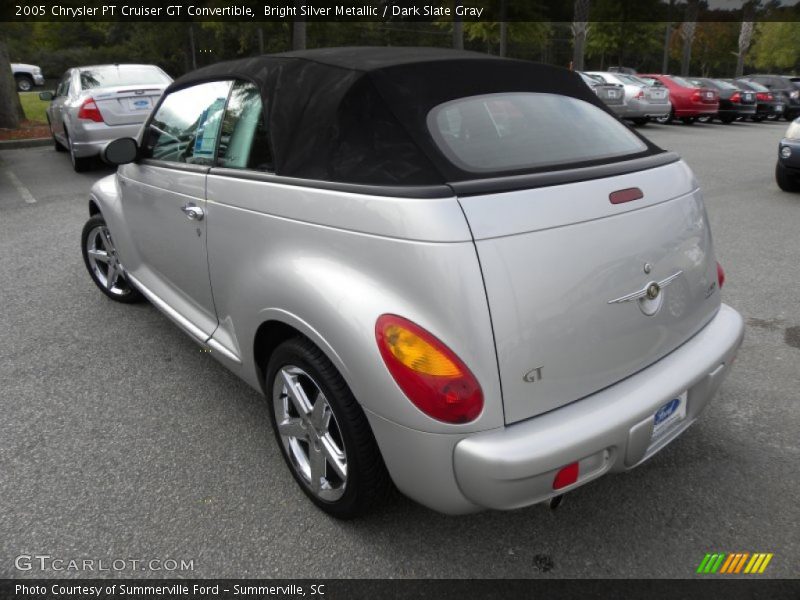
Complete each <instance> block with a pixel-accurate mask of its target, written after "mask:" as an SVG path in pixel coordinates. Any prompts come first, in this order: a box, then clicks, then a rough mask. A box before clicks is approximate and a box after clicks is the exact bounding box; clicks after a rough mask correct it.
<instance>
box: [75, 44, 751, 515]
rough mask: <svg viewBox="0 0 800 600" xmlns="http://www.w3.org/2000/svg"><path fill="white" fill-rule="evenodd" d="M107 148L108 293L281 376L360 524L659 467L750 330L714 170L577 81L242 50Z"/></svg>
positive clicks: (482, 63) (85, 248) (86, 238)
mask: <svg viewBox="0 0 800 600" xmlns="http://www.w3.org/2000/svg"><path fill="white" fill-rule="evenodd" d="M105 158H106V160H107V161H109V162H111V163H112V164H119V165H120V167H119V169H118V171H117V173H116V174H114V175H111V176H108V177H105V178H103V179H101V180H100V181H98V182H97V184H95V186H94V187H93V188H92V191H91V196H90V200H89V214H90V218H89V220H88V221H87V223H86V225H85V227H84V229H83V232H82V238H81V248H82V252H83V258H84V261H85V264H86V267H87V269H88V272H89V274H90V276H91V278H92V279H93V281H94V283H95V284H96V285H97V287H98V288H99V289H100V290H101V291H102V292H103V293H104V294H105V295H106V296H108V297H109V298H111V299H113V300H117V301H119V302H135V301H138V300H141V299H147V300H149V301H150V302H151V303H152V304H153V305H154V306H155V307H157V308H158V309H159V310H161V311H163V313H164V314H165V315H167V316H168V317H169V318H170V319H171V320H172V321H174V322H175V324H177V325H178V327H180V328H182V329H183V330H184V331H185V332H186V333H187V334H188V335H189V336H190V337H191V338H192V339H194V340H195V341H196V342H197V343H198V344H199V345H200V346H201V347H202V348H203V349H205V350H207V351H209V352H210V353H211V356H213V357H215V358H216V359H217V360H218V361H219V362H220V363H222V364H223V365H225V366H226V367H227V368H228V369H230V370H231V371H233V372H234V373H235V374H236V375H238V376H239V377H241V378H242V379H243V380H244V381H246V382H247V383H248V384H250V385H251V386H252V387H253V388H255V389H257V390H259V391H261V392H262V393H263V394H264V396H266V398H267V401H268V403H269V407H270V414H271V417H272V423H273V429H274V433H275V437H276V440H277V443H278V445H279V446H280V448H281V451H282V453H283V456H284V458H285V461H286V463H287V465H288V467H289V469H290V471H291V473H292V475H293V476H294V478H295V479H296V481H297V483H298V484H299V487H300V488H301V489H302V490H303V491H304V492H305V494H307V496H308V497H309V498H310V499H311V500H312V501H313V502H314V503H315V504H316V505H317V506H319V507H321V508H322V509H323V510H325V511H327V512H328V513H330V514H332V515H334V516H337V517H341V518H348V517H354V516H356V515H359V514H362V513H363V512H364V511H366V510H367V509H369V508H370V507H372V506H374V505H376V504H379V503H380V501H381V500H382V499H383V498H384V495H385V493H386V492H387V490H390V489H391V482H393V483H394V485H395V486H396V487H397V488H399V489H400V490H401V491H402V492H403V493H405V494H407V495H408V496H409V497H411V498H413V499H415V500H417V501H418V502H420V503H422V504H424V505H426V506H428V507H431V508H433V509H435V510H438V511H441V512H444V513H450V514H459V513H469V512H473V511H477V510H481V509H486V508H491V509H514V508H518V507H522V506H527V505H530V504H534V503H538V502H543V501H547V500H549V499H552V498H558V497H560V496H561V495H563V494H564V493H565V492H569V491H571V490H574V489H575V488H577V487H578V486H581V485H584V484H586V483H588V482H590V481H592V480H594V479H597V478H598V477H600V476H602V475H605V474H607V473H610V472H615V471H625V470H628V469H631V468H633V467H636V466H638V465H640V464H642V463H643V462H645V461H646V460H647V459H649V458H650V457H652V456H653V455H654V454H656V453H657V452H659V451H661V450H662V449H664V448H665V447H666V446H667V445H668V444H669V443H670V442H672V441H673V440H675V439H676V438H677V437H678V436H679V435H680V434H681V433H682V432H683V431H685V430H686V428H687V427H689V426H690V425H691V424H692V423H694V421H695V420H696V419H697V418H698V417H699V416H700V413H701V412H702V411H703V409H704V408H706V406H707V405H708V403H709V401H710V400H711V397H712V396H713V395H714V393H715V392H716V390H717V389H718V388H719V386H720V384H721V382H722V380H723V379H724V377H725V376H726V374H727V373H728V371H729V370H730V368H731V365H732V363H733V359H734V356H735V354H736V351H737V349H738V348H739V345H740V343H741V341H742V336H743V323H742V318H741V317H740V315H739V314H738V313H737V312H736V311H735V310H733V309H732V308H730V307H728V306H726V305H724V304H722V303H721V301H720V288H721V286H722V283H723V275H722V271H721V268H720V267H719V265H718V263H717V262H716V259H715V256H714V250H713V246H712V241H711V233H710V231H709V224H708V217H707V216H706V211H705V208H704V207H703V200H702V195H701V192H700V190H699V188H698V185H697V181H696V180H695V178H694V176H693V175H692V172H691V170H690V169H689V167H688V166H687V165H686V164H685V163H684V162H683V161H682V160H681V159H680V158H679V157H678V156H677V155H675V154H673V153H670V152H666V151H664V150H662V149H660V148H658V147H657V146H655V145H653V144H652V143H651V142H649V141H648V140H646V139H645V138H643V137H641V136H640V135H638V134H637V133H636V132H635V131H633V130H631V129H630V128H628V127H626V126H625V125H623V124H622V123H620V121H619V120H618V119H617V118H616V117H615V116H614V114H613V113H612V112H611V110H610V109H609V108H607V107H606V106H605V105H604V104H603V103H602V101H601V100H600V99H598V97H597V96H596V95H595V94H594V93H593V92H592V91H591V90H590V89H589V88H588V87H587V86H586V85H585V84H584V83H583V82H582V81H581V79H580V77H579V76H578V75H577V74H576V73H573V72H570V71H567V70H565V69H560V68H557V67H549V66H544V65H537V64H535V63H529V62H525V61H514V60H505V59H500V58H492V57H487V56H485V55H480V54H473V53H469V52H456V51H448V50H438V49H420V48H355V49H353V48H350V49H348V48H342V49H318V50H311V51H304V52H297V53H287V54H279V55H272V56H269V55H268V56H262V57H258V58H249V59H245V60H240V61H233V62H228V63H221V64H217V65H212V66H209V67H206V68H203V69H201V70H199V71H196V72H193V73H190V74H188V75H186V76H184V77H182V78H181V79H179V80H177V81H176V82H175V83H174V84H173V85H172V86H171V87H170V88H168V89H167V90H166V92H165V94H164V96H163V98H162V100H161V102H160V104H159V105H158V106H157V107H156V108H155V109H154V112H153V114H152V116H151V117H150V118H149V120H148V121H147V123H146V124H145V127H144V128H143V130H142V133H141V135H140V137H139V138H138V139H136V140H134V139H120V140H116V141H114V142H112V143H111V144H109V145H108V147H107V148H106V149H105ZM165 394H166V392H165ZM164 401H165V402H175V401H179V399H176V398H174V397H172V396H170V395H168V394H167V395H165V397H164ZM256 476H258V475H256ZM653 476H654V477H655V474H653ZM652 485H655V486H658V485H661V486H662V487H664V486H666V485H667V484H666V483H665V482H661V483H658V482H656V483H654V484H652ZM709 486H710V488H713V481H710V482H709Z"/></svg>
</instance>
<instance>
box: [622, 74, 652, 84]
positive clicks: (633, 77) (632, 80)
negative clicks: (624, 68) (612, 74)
mask: <svg viewBox="0 0 800 600" xmlns="http://www.w3.org/2000/svg"><path fill="white" fill-rule="evenodd" d="M617 77H619V78H620V79H622V81H627V82H628V83H634V84H636V85H650V84H649V83H647V82H646V81H645V80H644V79H639V78H638V77H636V75H617Z"/></svg>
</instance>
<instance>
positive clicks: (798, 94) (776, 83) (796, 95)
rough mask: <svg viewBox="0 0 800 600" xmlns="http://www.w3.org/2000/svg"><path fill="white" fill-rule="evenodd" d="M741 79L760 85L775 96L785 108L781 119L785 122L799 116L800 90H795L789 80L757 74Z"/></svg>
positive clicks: (781, 76)
mask: <svg viewBox="0 0 800 600" xmlns="http://www.w3.org/2000/svg"><path fill="white" fill-rule="evenodd" d="M742 79H744V80H745V81H754V82H755V83H758V84H761V85H763V86H764V87H765V88H767V89H768V90H769V91H771V92H772V93H773V94H775V98H776V99H777V100H779V101H781V102H783V104H784V106H785V107H786V108H785V109H784V111H783V117H784V118H785V119H786V120H787V121H791V120H792V119H796V118H797V117H799V116H800V90H799V89H797V86H796V85H795V84H794V82H793V81H792V80H791V79H790V78H788V77H785V76H783V75H760V74H757V75H747V76H746V77H742Z"/></svg>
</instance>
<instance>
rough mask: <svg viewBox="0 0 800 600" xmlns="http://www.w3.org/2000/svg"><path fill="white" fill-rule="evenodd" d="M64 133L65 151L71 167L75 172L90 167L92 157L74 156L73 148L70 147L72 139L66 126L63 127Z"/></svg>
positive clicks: (86, 169)
mask: <svg viewBox="0 0 800 600" xmlns="http://www.w3.org/2000/svg"><path fill="white" fill-rule="evenodd" d="M64 135H65V136H67V146H68V147H67V151H68V152H69V159H70V160H71V161H72V168H73V169H74V170H75V172H76V173H83V172H84V171H88V170H89V169H90V168H91V167H92V157H91V156H75V149H74V148H73V147H72V140H71V139H70V137H69V132H68V131H67V128H66V127H65V128H64Z"/></svg>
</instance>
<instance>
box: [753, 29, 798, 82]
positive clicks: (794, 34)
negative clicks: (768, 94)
mask: <svg viewBox="0 0 800 600" xmlns="http://www.w3.org/2000/svg"><path fill="white" fill-rule="evenodd" d="M755 38H756V39H755V43H754V44H753V49H752V51H751V54H750V56H751V58H752V60H753V63H754V64H755V66H756V68H757V69H759V70H761V71H771V70H778V71H789V70H792V71H793V70H796V69H797V68H798V63H800V23H796V22H768V23H759V24H758V25H757V26H756V34H755Z"/></svg>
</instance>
